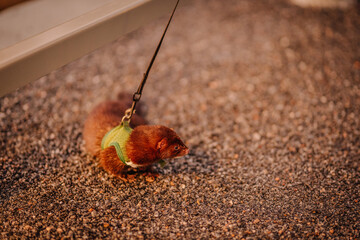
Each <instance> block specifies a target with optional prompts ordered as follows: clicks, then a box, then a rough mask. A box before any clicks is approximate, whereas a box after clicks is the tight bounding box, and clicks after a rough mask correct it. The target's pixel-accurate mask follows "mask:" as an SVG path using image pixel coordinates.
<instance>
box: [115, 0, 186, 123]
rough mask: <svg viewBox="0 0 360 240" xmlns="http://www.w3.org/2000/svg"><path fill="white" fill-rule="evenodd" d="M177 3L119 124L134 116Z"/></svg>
mask: <svg viewBox="0 0 360 240" xmlns="http://www.w3.org/2000/svg"><path fill="white" fill-rule="evenodd" d="M179 1H180V0H178V1H177V2H176V5H175V7H174V10H173V11H172V14H171V16H170V19H169V21H168V23H167V25H166V28H165V30H164V33H163V35H162V37H161V39H160V41H159V44H158V46H157V48H156V50H155V53H154V55H153V57H152V59H151V61H150V64H149V66H148V68H147V70H146V72H145V73H144V77H143V79H142V81H141V83H140V85H139V87H138V90H137V91H136V92H135V93H134V95H133V103H132V106H131V108H129V109H127V110H126V111H125V116H124V117H123V119H122V120H121V122H124V121H128V122H130V119H131V117H132V115H133V114H134V110H135V107H136V103H137V102H138V101H139V100H140V98H141V94H142V91H143V89H144V86H145V83H146V80H147V78H148V76H149V72H150V69H151V67H152V65H153V63H154V61H155V58H156V56H157V54H158V52H159V49H160V47H161V44H162V42H163V40H164V37H165V34H166V31H167V29H168V27H169V25H170V22H171V20H172V18H173V16H174V13H175V10H176V8H177V6H178V4H179Z"/></svg>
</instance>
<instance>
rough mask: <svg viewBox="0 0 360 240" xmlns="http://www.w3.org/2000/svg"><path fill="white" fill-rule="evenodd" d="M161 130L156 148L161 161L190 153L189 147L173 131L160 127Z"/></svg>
mask: <svg viewBox="0 0 360 240" xmlns="http://www.w3.org/2000/svg"><path fill="white" fill-rule="evenodd" d="M160 130H161V131H160V133H161V134H160V135H159V142H158V143H157V146H156V148H157V151H158V153H159V155H160V158H161V159H166V158H178V157H182V156H184V155H186V154H188V153H189V149H188V147H186V146H185V144H184V143H183V142H182V141H181V139H180V137H179V136H178V135H177V134H176V133H175V132H174V131H173V130H172V129H170V128H168V127H164V126H160Z"/></svg>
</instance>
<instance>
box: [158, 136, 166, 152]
mask: <svg viewBox="0 0 360 240" xmlns="http://www.w3.org/2000/svg"><path fill="white" fill-rule="evenodd" d="M166 145H167V139H166V138H163V139H161V141H160V142H158V144H157V146H156V149H157V150H158V151H161V150H163V149H165V147H166Z"/></svg>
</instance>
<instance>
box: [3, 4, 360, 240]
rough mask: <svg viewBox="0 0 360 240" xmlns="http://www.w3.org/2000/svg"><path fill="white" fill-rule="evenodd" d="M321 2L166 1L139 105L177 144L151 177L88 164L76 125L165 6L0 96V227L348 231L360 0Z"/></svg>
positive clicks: (134, 82)
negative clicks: (167, 9)
mask: <svg viewBox="0 0 360 240" xmlns="http://www.w3.org/2000/svg"><path fill="white" fill-rule="evenodd" d="M300 2H301V3H300ZM314 2H315V1H312V4H311V5H313V3H314ZM320 2H322V3H323V4H326V1H325V0H324V1H319V4H320ZM327 2H330V3H332V5H331V8H328V7H325V5H321V4H320V5H321V6H312V7H311V8H310V7H305V6H307V5H306V1H299V0H297V1H295V0H294V1H293V2H289V1H286V0H266V1H263V0H257V1H254V0H242V1H239V0H229V1H226V3H225V2H222V1H208V0H207V1H205V0H204V1H202V0H199V1H191V2H188V3H187V4H185V5H184V6H182V7H181V8H179V9H178V10H177V12H176V13H175V16H174V19H173V22H172V23H171V25H170V28H169V31H168V33H167V35H166V37H165V40H164V43H163V46H162V48H161V50H160V52H159V55H158V57H157V59H156V61H155V64H154V66H153V68H152V70H151V73H150V76H149V79H148V82H147V85H146V86H145V89H144V93H143V98H142V100H141V101H142V102H144V103H145V104H146V105H147V106H148V116H147V117H148V120H149V122H150V123H151V124H162V125H166V126H169V127H172V128H174V129H175V130H176V132H178V133H179V135H180V136H181V137H182V138H183V139H184V140H185V142H186V144H187V145H188V146H189V147H190V155H189V156H186V157H184V158H181V159H178V160H173V161H170V162H169V164H168V165H167V166H166V167H165V168H158V167H156V169H157V170H158V171H159V172H160V173H161V175H160V177H159V178H158V179H157V180H155V181H154V182H151V183H149V182H147V181H146V179H143V178H142V177H141V176H139V177H138V179H137V181H136V182H135V183H131V184H130V183H124V182H121V181H119V180H117V179H114V178H112V177H111V176H109V175H108V174H107V173H106V172H105V171H103V170H102V169H100V168H99V167H98V166H97V163H96V160H95V159H94V158H93V157H91V156H89V155H87V154H86V152H85V151H84V147H83V140H82V127H83V122H84V120H85V118H86V116H87V114H88V113H89V111H91V109H92V108H93V107H94V106H96V104H98V103H100V102H101V101H104V100H106V99H114V98H115V97H116V95H117V93H118V92H120V91H126V92H130V93H133V92H135V91H136V89H137V86H138V84H139V82H140V80H141V78H142V74H143V72H144V71H145V69H146V67H147V64H148V63H149V61H150V58H151V56H152V54H153V52H154V50H155V48H156V45H157V43H158V41H159V38H160V36H161V34H162V31H163V29H164V27H165V25H166V23H167V20H168V16H164V17H162V18H159V19H157V20H154V21H152V22H149V23H148V24H146V25H144V26H142V27H141V28H140V29H138V30H136V31H133V32H131V33H130V34H127V35H125V36H123V37H121V38H120V39H118V40H116V41H114V42H112V43H110V44H107V45H106V46H103V47H101V48H99V49H97V50H96V51H94V52H92V53H90V54H88V55H86V56H83V57H81V58H80V59H78V60H76V61H74V62H72V63H70V64H67V65H66V66H64V67H62V68H60V69H57V70H55V71H53V72H51V73H49V74H47V75H46V76H44V77H42V78H40V79H38V80H37V81H34V82H32V83H31V84H28V85H26V86H24V87H22V88H20V89H18V90H16V91H14V92H11V93H9V94H7V95H5V96H3V97H1V98H0V209H1V211H0V221H1V222H2V223H3V224H2V225H1V226H0V230H1V231H0V232H1V234H2V237H4V238H10V237H12V236H28V237H40V238H51V237H55V238H61V237H67V238H86V237H88V238H95V237H99V238H111V237H119V238H139V239H140V238H160V239H162V238H186V239H192V238H221V239H224V238H239V239H240V238H257V237H258V238H317V237H319V238H320V237H322V238H355V239H356V238H359V230H358V229H359V222H360V219H359V216H360V215H359V213H360V206H359V200H360V195H359V190H360V189H359V186H360V185H359V181H360V173H359V172H360V165H359V163H360V161H359V160H360V159H359V158H360V150H359V149H360V140H359V136H360V120H359V114H360V46H359V43H360V18H359V5H358V3H357V2H354V1H340V0H339V1H327ZM304 4H305V5H304ZM16 6H20V5H16ZM16 6H15V7H16ZM4 11H7V10H4ZM1 14H2V12H0V17H1ZM2 24H3V23H2ZM0 29H1V28H0ZM2 31H4V30H2ZM0 35H1V36H3V35H2V34H0ZM0 38H2V37H0ZM54 57H56V56H54ZM19 71H21V69H19Z"/></svg>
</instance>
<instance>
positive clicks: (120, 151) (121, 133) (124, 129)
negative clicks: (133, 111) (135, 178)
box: [101, 121, 133, 165]
mask: <svg viewBox="0 0 360 240" xmlns="http://www.w3.org/2000/svg"><path fill="white" fill-rule="evenodd" d="M132 131H133V129H132V128H131V127H130V126H129V122H127V121H123V122H122V123H121V124H120V125H119V126H116V127H114V128H113V129H111V130H110V131H109V132H107V133H106V134H105V136H104V137H103V139H102V141H101V149H105V148H108V147H111V146H114V147H115V149H116V153H117V155H118V157H119V159H120V160H121V161H122V162H123V163H124V164H126V165H131V161H130V160H129V158H128V156H127V154H126V147H125V144H126V142H127V140H128V139H129V136H130V134H131V132H132ZM129 163H130V164H129Z"/></svg>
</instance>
